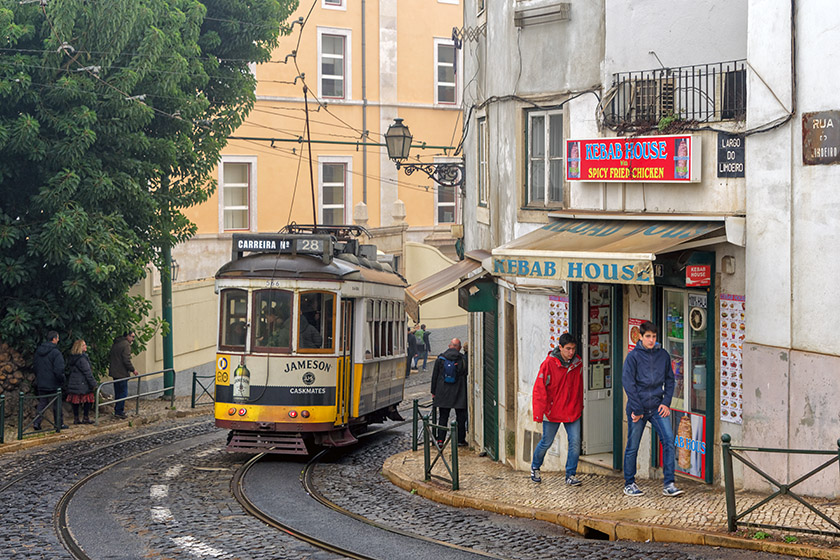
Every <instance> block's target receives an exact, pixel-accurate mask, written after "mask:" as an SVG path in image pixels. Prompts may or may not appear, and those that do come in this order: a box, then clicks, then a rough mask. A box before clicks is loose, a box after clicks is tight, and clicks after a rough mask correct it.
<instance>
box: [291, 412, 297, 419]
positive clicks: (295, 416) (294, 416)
mask: <svg viewBox="0 0 840 560" xmlns="http://www.w3.org/2000/svg"><path fill="white" fill-rule="evenodd" d="M289 418H297V410H290V411H289Z"/></svg>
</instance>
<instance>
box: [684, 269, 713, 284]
mask: <svg viewBox="0 0 840 560" xmlns="http://www.w3.org/2000/svg"><path fill="white" fill-rule="evenodd" d="M711 285H712V267H711V266H710V265H708V264H690V265H688V266H686V267H685V286H686V287H689V286H711Z"/></svg>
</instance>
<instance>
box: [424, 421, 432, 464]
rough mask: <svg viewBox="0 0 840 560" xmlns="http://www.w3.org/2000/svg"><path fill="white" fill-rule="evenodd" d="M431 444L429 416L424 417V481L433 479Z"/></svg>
mask: <svg viewBox="0 0 840 560" xmlns="http://www.w3.org/2000/svg"><path fill="white" fill-rule="evenodd" d="M430 444H431V442H430V441H429V415H428V414H427V415H425V416H423V478H424V480H431V479H432V457H431V450H430V449H429V446H430Z"/></svg>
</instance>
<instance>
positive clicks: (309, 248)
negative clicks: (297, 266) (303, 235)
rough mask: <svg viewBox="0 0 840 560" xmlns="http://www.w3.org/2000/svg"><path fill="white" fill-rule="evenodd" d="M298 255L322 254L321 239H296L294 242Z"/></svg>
mask: <svg viewBox="0 0 840 560" xmlns="http://www.w3.org/2000/svg"><path fill="white" fill-rule="evenodd" d="M295 243H296V245H297V246H296V247H295V249H297V252H298V253H314V254H318V255H320V254H321V253H323V252H324V242H323V241H322V240H321V239H297V240H295Z"/></svg>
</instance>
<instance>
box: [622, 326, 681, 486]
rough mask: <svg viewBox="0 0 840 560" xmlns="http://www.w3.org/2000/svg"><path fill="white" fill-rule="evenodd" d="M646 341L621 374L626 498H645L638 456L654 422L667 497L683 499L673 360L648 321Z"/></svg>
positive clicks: (642, 329)
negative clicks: (674, 420) (673, 410)
mask: <svg viewBox="0 0 840 560" xmlns="http://www.w3.org/2000/svg"><path fill="white" fill-rule="evenodd" d="M639 332H640V333H641V335H642V337H641V339H639V342H637V343H636V347H635V348H633V350H632V351H631V352H630V353H629V354H628V355H627V359H626V360H625V361H624V368H623V370H622V373H621V377H622V384H623V385H624V392H625V393H627V447H626V449H625V450H624V494H625V495H627V496H641V495H642V494H644V492H642V490H641V489H640V488H639V487H638V486H637V485H636V456H637V455H638V452H639V443H640V442H641V441H642V434H643V433H644V431H645V423H647V422H650V424H651V426H653V429H654V430H656V434H657V435H658V436H659V440H660V442H661V443H662V476H663V478H664V479H665V480H664V482H665V488H664V490H663V491H662V494H663V495H665V496H679V495H680V494H682V493H683V491H682V490H680V489H679V488H677V487H676V485H675V484H674V455H675V454H674V430H673V428H672V427H671V419H670V418H668V417H669V416H670V415H671V408H670V407H671V398H672V397H673V396H674V384H675V383H674V371H673V369H671V356H670V355H669V354H668V352H667V351H666V350H665V349H664V348H662V346H661V345H660V344H658V343H657V342H656V325H654V324H653V323H651V322H650V321H645V322H644V323H642V324H641V325H640V326H639Z"/></svg>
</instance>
